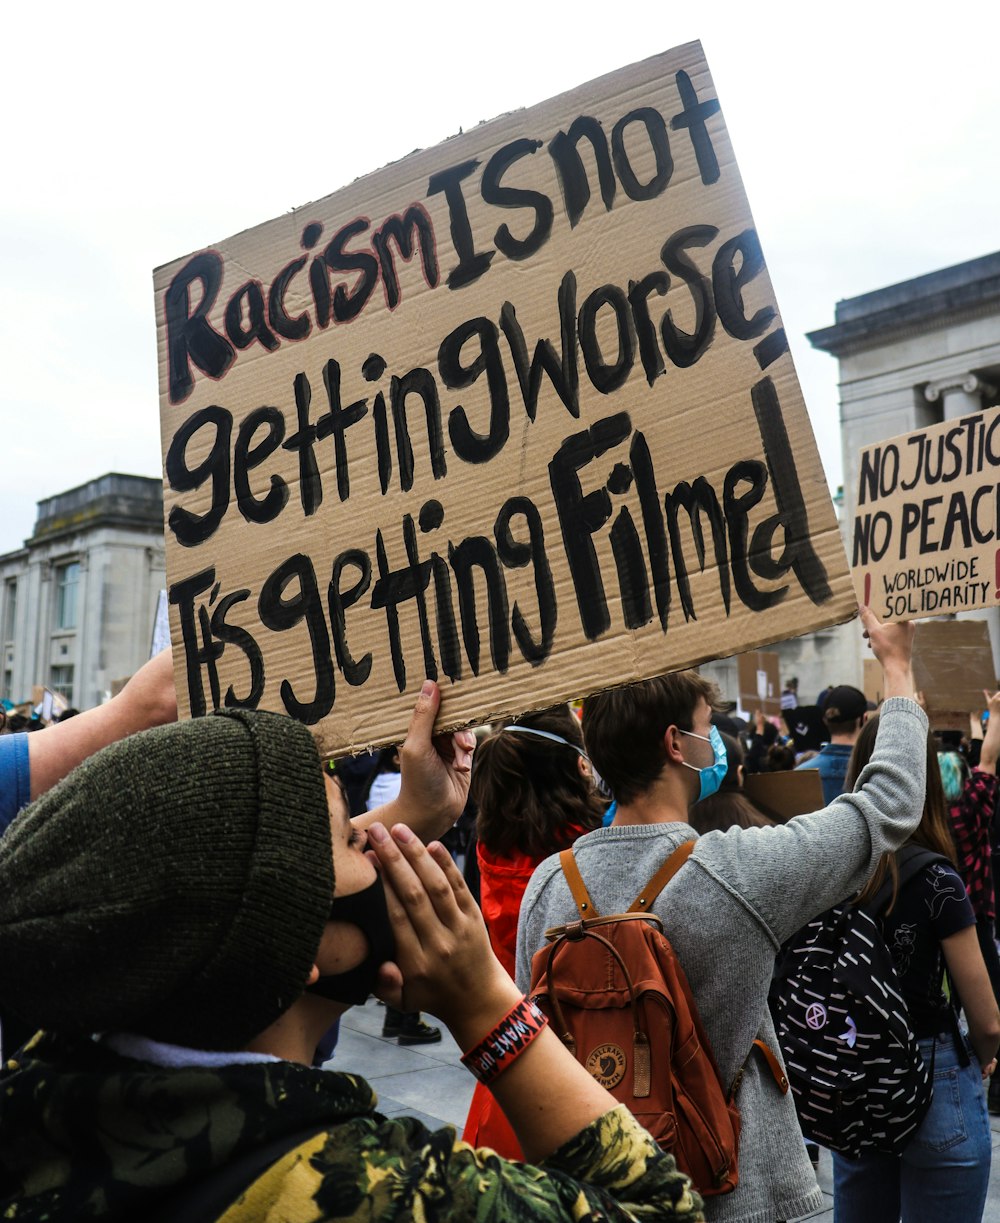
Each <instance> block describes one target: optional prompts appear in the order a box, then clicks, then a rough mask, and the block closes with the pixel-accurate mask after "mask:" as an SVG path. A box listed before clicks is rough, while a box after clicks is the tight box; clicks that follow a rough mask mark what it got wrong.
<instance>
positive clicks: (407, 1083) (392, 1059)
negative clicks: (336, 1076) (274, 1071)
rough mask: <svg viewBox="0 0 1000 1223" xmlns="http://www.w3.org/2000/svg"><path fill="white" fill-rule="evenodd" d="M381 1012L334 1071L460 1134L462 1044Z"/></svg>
mask: <svg viewBox="0 0 1000 1223" xmlns="http://www.w3.org/2000/svg"><path fill="white" fill-rule="evenodd" d="M383 1014H384V1011H383V1009H382V1008H381V1007H380V1006H378V1005H377V1004H376V1003H375V1002H369V1004H368V1005H367V1006H366V1007H355V1008H354V1009H353V1010H351V1011H348V1012H347V1014H346V1015H345V1016H344V1019H343V1021H342V1023H341V1028H340V1042H339V1044H338V1045H337V1049H336V1052H335V1054H334V1058H333V1061H332V1062H330V1063H328V1065H329V1066H330V1068H331V1069H337V1070H340V1069H344V1070H351V1071H353V1072H354V1073H356V1074H361V1075H363V1076H364V1077H365V1078H366V1079H367V1080H368V1081H369V1082H370V1083H371V1085H372V1087H374V1089H375V1091H376V1092H377V1093H378V1097H379V1110H380V1111H381V1112H383V1113H385V1114H386V1116H389V1117H393V1116H396V1115H397V1114H398V1113H408V1114H411V1115H413V1116H416V1117H419V1118H420V1119H421V1120H422V1121H423V1122H424V1123H425V1124H426V1125H428V1126H431V1127H432V1128H436V1127H438V1126H441V1125H453V1126H455V1127H456V1128H457V1129H458V1131H459V1133H461V1129H462V1126H463V1124H464V1122H465V1114H466V1112H467V1111H468V1108H469V1101H470V1100H471V1099H472V1087H473V1078H472V1075H471V1074H469V1073H468V1072H467V1071H466V1070H465V1069H464V1068H463V1067H462V1066H461V1065H460V1064H459V1051H458V1046H457V1045H456V1044H455V1042H454V1041H453V1040H452V1039H451V1037H450V1036H449V1035H448V1033H447V1032H444V1034H443V1037H442V1040H441V1043H440V1044H439V1045H417V1046H414V1047H411V1048H401V1047H400V1046H399V1045H397V1044H396V1042H395V1041H394V1040H383V1039H382V1036H381V1032H382V1016H383ZM990 1121H991V1124H992V1126H993V1151H994V1155H993V1172H992V1176H991V1178H990V1195H989V1199H988V1201H987V1204H986V1213H985V1215H984V1216H983V1217H984V1220H985V1223H1000V1117H991V1118H990ZM830 1174H831V1169H830V1157H829V1155H828V1154H827V1153H826V1152H825V1151H824V1152H823V1154H822V1156H821V1159H820V1167H819V1183H820V1186H821V1188H822V1189H823V1191H824V1193H825V1194H826V1197H827V1202H828V1205H827V1207H826V1208H825V1209H823V1210H821V1211H819V1212H818V1213H817V1214H812V1215H809V1216H808V1218H809V1219H811V1220H824V1221H825V1223H832V1220H833V1197H832V1196H831V1190H832V1185H831V1178H830Z"/></svg>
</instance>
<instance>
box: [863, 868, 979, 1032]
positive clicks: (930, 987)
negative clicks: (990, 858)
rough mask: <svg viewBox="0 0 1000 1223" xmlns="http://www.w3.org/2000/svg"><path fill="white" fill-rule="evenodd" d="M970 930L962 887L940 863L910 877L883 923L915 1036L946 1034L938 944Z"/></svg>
mask: <svg viewBox="0 0 1000 1223" xmlns="http://www.w3.org/2000/svg"><path fill="white" fill-rule="evenodd" d="M975 924H976V918H975V914H974V913H973V912H972V905H971V903H970V902H969V897H968V894H967V892H966V890H965V884H964V883H963V882H962V880H961V877H960V876H959V874H958V872H957V871H956V870H955V868H954V867H953V866H950V865H948V864H947V863H945V862H932V863H930V865H928V866H925V867H924V869H923V870H922V871H920V872H918V873H917V874H916V875H914V876H913V878H912V879H910V880H909V882H907V883H906V884H905V885H904V886H903V888H902V889H901V891H900V892H899V895H898V896H897V897H896V903H895V905H894V906H893V909H892V912H891V913H890V914H889V915H888V916H887V917H885V918H883V923H882V929H883V934H884V937H885V942H886V946H887V947H888V948H889V951H890V953H891V955H892V962H893V964H894V966H895V969H896V972H897V974H898V976H899V981H900V985H901V987H902V991H903V997H904V998H905V999H906V1005H907V1006H908V1007H909V1011H910V1021H911V1023H912V1025H913V1031H914V1033H915V1034H916V1035H917V1036H934V1035H936V1034H937V1033H938V1032H946V1031H950V1026H949V1024H950V1021H949V1020H948V1018H947V1014H948V1012H947V1009H946V1008H947V1002H946V999H945V997H944V994H943V992H942V990H941V976H942V968H943V965H942V954H941V940H942V939H946V938H948V937H949V935H952V934H957V933H958V932H959V930H964V929H965V928H966V927H967V926H974V925H975Z"/></svg>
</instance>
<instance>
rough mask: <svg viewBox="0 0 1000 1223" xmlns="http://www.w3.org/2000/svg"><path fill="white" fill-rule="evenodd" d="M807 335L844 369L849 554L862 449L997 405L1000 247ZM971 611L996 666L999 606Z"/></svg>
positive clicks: (839, 311) (859, 303) (862, 300)
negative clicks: (986, 626) (981, 622)
mask: <svg viewBox="0 0 1000 1223" xmlns="http://www.w3.org/2000/svg"><path fill="white" fill-rule="evenodd" d="M808 338H809V340H810V342H811V343H812V345H813V346H814V347H815V348H819V349H822V350H823V351H824V352H828V353H830V354H831V355H832V356H834V357H836V358H837V360H838V363H839V367H840V425H841V445H842V448H843V461H844V512H843V515H842V518H841V523H842V529H843V530H844V534H845V546H846V547H847V550H848V556H850V554H851V548H850V544H851V540H850V538H849V535H850V526H851V524H852V522H853V519H854V500H855V496H856V493H857V482H858V452H859V451H860V450H861V449H862V447H864V446H868V445H870V444H871V443H873V442H879V441H882V440H884V439H886V438H890V437H896V436H898V435H899V434H901V433H909V432H911V431H913V430H914V429H923V428H925V427H927V426H928V425H934V424H939V423H940V422H941V421H944V420H952V419H956V418H959V417H962V416H967V415H969V414H970V413H973V412H981V411H982V410H983V409H984V408H989V407H993V406H995V405H997V404H1000V251H996V252H994V253H993V254H991V255H984V256H983V257H982V258H979V259H970V260H969V261H968V262H967V263H959V264H957V265H956V266H954V267H950V268H942V269H941V270H940V271H937V272H929V273H927V275H925V276H918V277H916V278H915V279H913V280H906V281H903V282H902V283H901V284H895V285H889V287H888V288H885V289H877V290H875V292H873V293H864V294H862V295H861V296H860V297H851V298H848V299H847V300H846V301H841V302H838V303H837V307H836V312H835V322H834V324H833V326H832V327H824V328H823V329H822V330H820V331H813V332H810V334H809V337H808ZM968 615H969V616H971V617H974V618H976V619H986V620H988V621H989V622H990V634H991V637H992V641H993V655H994V660H995V662H996V664H997V668H998V674H1000V613H998V612H997V611H996V610H990V611H977V612H969V613H968ZM858 673H859V674H860V662H859V663H858ZM855 682H857V681H855Z"/></svg>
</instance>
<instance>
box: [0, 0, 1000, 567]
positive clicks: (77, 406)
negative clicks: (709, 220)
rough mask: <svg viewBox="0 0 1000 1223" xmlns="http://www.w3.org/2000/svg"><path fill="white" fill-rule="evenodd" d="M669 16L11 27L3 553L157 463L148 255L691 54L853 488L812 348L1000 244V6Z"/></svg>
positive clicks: (639, 2) (23, 8)
mask: <svg viewBox="0 0 1000 1223" xmlns="http://www.w3.org/2000/svg"><path fill="white" fill-rule="evenodd" d="M681 7H682V6H679V5H671V4H666V3H663V0H658V2H657V3H648V2H646V0H632V2H631V3H624V4H623V3H613V4H611V5H608V6H607V12H608V13H609V14H611V20H610V21H608V20H601V19H600V17H599V13H600V12H601V8H600V6H598V5H597V4H596V3H588V4H581V3H579V2H578V0H577V2H576V3H572V4H569V3H564V2H560V3H554V2H552V0H549V3H545V2H544V0H529V2H525V0H510V2H509V3H505V4H501V5H488V4H479V3H474V2H471V3H469V2H467V3H464V4H457V3H443V2H442V0H423V3H421V2H419V0H415V2H413V3H410V4H409V5H406V6H403V5H401V4H398V3H396V0H385V2H383V3H382V4H372V5H365V4H360V5H350V6H347V5H342V4H341V5H338V4H335V3H333V4H331V3H327V4H317V3H314V2H313V0H299V2H297V3H294V4H286V5H265V4H262V3H260V2H259V0H241V3H239V4H222V3H217V2H215V0H200V2H199V3H192V2H191V0H172V2H171V3H169V4H163V5H155V6H148V7H147V6H141V5H136V4H134V3H130V4H127V5H126V4H113V3H107V2H102V0H95V2H94V3H92V4H89V5H81V4H79V3H73V4H69V3H67V0H52V2H51V3H49V4H46V5H26V4H21V5H17V6H15V7H14V8H12V9H10V10H9V11H8V12H7V14H6V15H5V18H4V44H5V47H4V50H5V55H4V60H5V63H4V67H3V70H2V79H0V99H2V102H3V114H4V116H5V127H4V140H3V153H2V161H0V167H2V169H0V176H2V182H3V187H2V188H0V268H2V282H0V283H2V285H3V292H2V295H0V376H2V383H0V423H2V439H3V440H2V446H0V476H2V481H3V483H2V489H3V495H2V513H0V552H4V551H8V550H10V549H12V548H16V547H18V546H19V545H20V543H21V541H22V540H23V539H24V538H25V537H26V536H28V535H29V534H30V533H31V530H32V527H33V524H34V519H35V502H36V501H37V500H38V499H39V498H41V497H45V496H50V495H52V494H53V493H57V492H61V491H62V490H64V489H67V488H71V487H73V486H74V485H77V484H81V483H83V482H84V481H86V480H90V479H92V478H94V477H96V476H99V475H101V474H103V473H104V472H106V471H124V472H134V473H138V474H145V475H159V474H160V455H159V434H158V427H157V412H158V407H157V405H158V392H157V367H156V334H155V327H154V322H153V294H152V278H151V273H152V269H153V268H154V267H155V266H157V265H158V264H162V263H166V262H167V261H168V260H170V259H173V258H175V257H177V256H180V255H184V254H187V253H188V252H190V251H193V250H196V249H199V248H201V247H203V246H206V245H209V244H211V243H212V242H214V241H218V240H220V239H222V238H225V237H227V236H229V235H230V234H233V233H236V232H238V231H239V230H242V229H245V228H247V227H248V226H250V225H254V224H257V223H258V222H261V221H265V220H268V219H269V218H271V217H272V216H276V215H278V214H279V213H281V212H285V211H287V210H288V209H289V208H292V207H295V206H297V205H300V204H304V203H306V202H307V201H309V200H313V199H317V198H319V197H321V196H323V195H327V194H329V193H330V192H331V191H334V190H336V189H337V188H338V187H340V186H342V185H343V184H345V183H347V182H349V181H351V180H352V179H353V178H355V177H357V176H358V175H360V174H364V173H367V172H368V171H370V170H373V169H376V168H377V167H379V166H380V165H383V164H384V163H385V162H388V161H391V160H394V159H396V158H398V157H401V156H403V155H405V154H406V153H408V152H409V151H411V150H412V149H414V148H417V147H421V146H423V147H426V146H428V145H432V144H436V143H437V142H438V141H440V140H442V139H443V138H445V137H446V136H448V135H450V134H451V133H453V132H455V131H457V130H458V128H459V127H460V126H461V127H464V128H466V129H467V128H469V127H472V126H474V125H475V124H476V123H478V122H479V121H480V120H484V119H490V118H492V117H493V116H494V115H496V114H499V113H501V112H503V111H506V110H512V109H514V108H516V107H520V106H530V105H532V104H534V103H536V102H539V101H542V100H543V99H545V98H547V97H550V96H552V95H553V94H556V93H559V92H561V91H563V90H565V89H567V88H570V87H572V86H575V85H578V84H582V83H583V82H585V81H588V80H590V79H591V78H593V77H595V76H599V75H600V74H601V73H604V72H608V71H611V70H613V69H615V68H619V67H622V66H624V65H626V64H629V63H632V62H633V61H635V60H639V59H643V58H646V57H647V56H649V55H652V54H655V53H656V52H659V51H663V50H666V49H668V48H670V47H672V46H676V45H678V44H680V43H683V42H687V41H690V40H691V39H694V38H700V39H701V40H702V43H703V44H704V47H705V51H706V55H707V57H708V62H709V67H710V68H711V70H712V74H713V77H714V80H715V84H716V88H717V91H718V96H719V98H720V100H721V102H722V107H723V111H724V114H725V117H726V121H727V124H728V127H729V131H730V135H731V138H732V141H733V144H734V146H735V150H736V155H737V159H738V161H739V164H740V168H741V171H742V174H743V179H744V182H745V185H746V189H747V194H748V196H749V198H750V204H751V207H752V209H753V212H754V216H755V219H756V222H757V227H758V230H759V233H760V236H761V241H762V244H763V247H764V254H765V257H766V259H767V262H768V266H769V269H770V273H771V277H772V280H773V282H774V285H775V289H776V292H777V297H778V304H779V307H780V309H781V312H782V315H783V319H784V323H785V327H786V330H787V332H788V335H789V338H790V341H791V345H792V352H793V355H794V357H795V360H796V364H797V367H798V370H799V377H800V379H801V381H802V384H803V389H804V392H805V398H806V403H807V404H808V406H809V410H810V415H811V417H812V422H813V428H814V430H815V432H816V435H817V439H818V441H819V447H820V452H821V454H822V456H823V462H824V464H825V467H826V471H827V475H828V477H829V479H830V482H831V484H832V485H836V484H837V483H839V480H840V466H841V465H840V442H839V431H838V425H837V421H838V406H837V404H838V400H837V386H836V361H835V360H834V359H833V358H832V357H830V356H828V355H826V354H824V353H818V352H815V351H814V350H813V349H812V348H811V347H810V346H809V344H808V342H807V341H806V340H805V338H804V333H805V332H806V331H809V330H813V329H815V328H818V327H822V326H826V325H828V324H829V323H832V322H833V310H834V304H835V302H836V301H837V300H838V299H840V298H844V297H851V296H854V295H855V294H858V293H863V292H866V291H868V290H870V289H875V288H879V287H881V286H883V285H886V284H891V283H893V282H895V281H898V280H903V279H907V278H909V277H911V276H916V275H920V274H921V273H923V272H929V271H933V270H934V269H936V268H939V267H945V266H947V265H949V264H953V263H960V262H963V261H964V260H966V259H972V258H975V257H976V256H978V255H984V254H987V253H989V252H990V251H993V250H996V249H1000V208H998V200H1000V157H998V139H997V138H998V133H1000V102H998V100H997V87H996V69H995V66H994V65H995V63H996V57H997V53H998V47H1000V2H998V0H968V2H965V3H962V2H961V0H960V2H959V3H955V4H950V5H934V6H930V5H927V6H918V5H914V4H912V3H907V4H902V3H896V2H895V0H867V3H857V2H856V0H838V2H836V3H827V4H815V3H808V2H807V0H797V2H796V3H789V2H787V0H776V2H773V3H771V4H767V5H752V4H749V3H745V2H743V3H730V2H728V0H727V2H725V3H721V4H720V3H716V4H715V5H711V4H709V3H705V4H702V5H701V6H697V7H699V8H700V15H695V16H686V15H684V14H682V13H680V9H681ZM684 7H685V8H686V10H688V11H693V10H694V9H695V7H696V6H694V5H690V6H684ZM922 13H927V14H932V15H931V16H923V15H921V14H922Z"/></svg>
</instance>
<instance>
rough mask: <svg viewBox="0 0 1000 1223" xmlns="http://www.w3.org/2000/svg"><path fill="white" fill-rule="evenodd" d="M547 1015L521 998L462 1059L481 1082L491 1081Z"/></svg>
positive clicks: (533, 1035)
mask: <svg viewBox="0 0 1000 1223" xmlns="http://www.w3.org/2000/svg"><path fill="white" fill-rule="evenodd" d="M548 1022H549V1021H548V1019H547V1017H546V1016H545V1015H544V1014H543V1013H542V1011H541V1010H540V1009H539V1007H538V1005H537V1003H536V1002H535V1001H534V1000H533V999H531V998H522V999H521V1001H520V1002H519V1003H518V1004H517V1006H515V1007H514V1008H513V1010H511V1011H509V1012H508V1013H507V1014H506V1015H505V1016H504V1018H503V1019H501V1020H500V1022H499V1023H498V1024H497V1026H496V1027H495V1028H494V1029H493V1031H492V1032H490V1033H489V1035H488V1036H486V1037H484V1038H483V1039H482V1040H481V1041H480V1042H479V1044H478V1045H476V1047H475V1048H474V1049H470V1050H469V1052H468V1053H466V1055H465V1056H464V1057H463V1058H462V1065H463V1066H465V1067H466V1068H467V1069H468V1070H471V1071H472V1073H473V1074H474V1075H475V1076H476V1078H477V1079H478V1080H479V1081H480V1083H492V1082H493V1080H494V1079H495V1078H496V1077H497V1076H498V1075H500V1074H502V1073H503V1072H504V1071H505V1070H506V1069H507V1067H508V1066H510V1064H511V1063H512V1062H513V1061H514V1060H515V1059H516V1058H518V1057H520V1056H521V1054H522V1053H523V1052H524V1051H525V1049H527V1047H528V1046H529V1045H530V1044H531V1042H532V1041H533V1040H534V1039H535V1037H536V1036H537V1035H538V1033H539V1032H541V1031H542V1029H543V1028H544V1027H545V1025H546V1024H547V1023H548Z"/></svg>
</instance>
